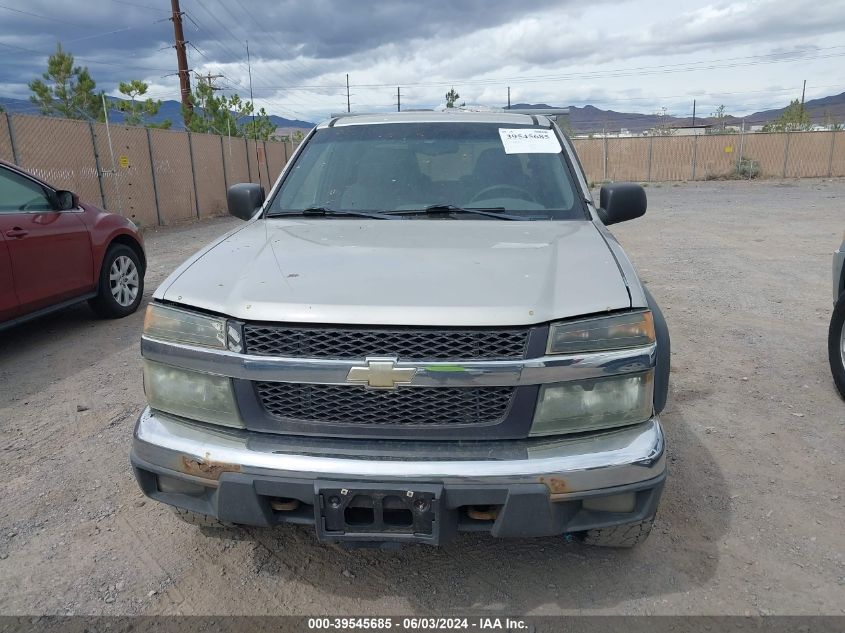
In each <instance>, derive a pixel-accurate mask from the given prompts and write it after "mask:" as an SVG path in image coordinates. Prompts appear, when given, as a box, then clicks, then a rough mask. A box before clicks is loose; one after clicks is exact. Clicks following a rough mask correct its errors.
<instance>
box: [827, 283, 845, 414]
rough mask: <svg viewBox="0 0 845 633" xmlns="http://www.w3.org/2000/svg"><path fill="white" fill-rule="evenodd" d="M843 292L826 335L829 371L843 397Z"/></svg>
mask: <svg viewBox="0 0 845 633" xmlns="http://www.w3.org/2000/svg"><path fill="white" fill-rule="evenodd" d="M843 329H845V292H843V293H842V294H841V295H839V300H838V301H837V302H836V306H835V307H834V308H833V316H832V317H831V318H830V330H829V331H828V336H827V353H828V357H829V359H830V373H831V374H833V382H834V384H835V385H836V388H837V389H838V390H839V395H840V396H842V397H843V398H845V363H843V361H842V357H843V355H845V352H843V351H842V347H843V345H845V331H843Z"/></svg>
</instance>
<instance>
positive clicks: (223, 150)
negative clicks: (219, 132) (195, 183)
mask: <svg viewBox="0 0 845 633" xmlns="http://www.w3.org/2000/svg"><path fill="white" fill-rule="evenodd" d="M220 153H221V154H222V155H223V188H224V189H225V190H226V191H229V174H227V173H226V146H225V145H224V143H223V137H222V136H221V137H220Z"/></svg>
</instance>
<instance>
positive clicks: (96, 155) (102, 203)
mask: <svg viewBox="0 0 845 633" xmlns="http://www.w3.org/2000/svg"><path fill="white" fill-rule="evenodd" d="M88 129H89V130H91V147H93V148H94V166H95V167H96V169H97V183H98V184H99V185H100V206H101V207H103V208H104V209H105V208H106V190H105V189H104V188H103V169H102V167H101V166H100V152H98V151H97V134H96V133H95V132H94V122H93V121H88ZM12 147H14V144H13V145H12Z"/></svg>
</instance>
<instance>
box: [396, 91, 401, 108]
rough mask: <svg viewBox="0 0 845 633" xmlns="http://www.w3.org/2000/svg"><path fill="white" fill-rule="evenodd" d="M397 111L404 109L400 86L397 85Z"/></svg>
mask: <svg viewBox="0 0 845 633" xmlns="http://www.w3.org/2000/svg"><path fill="white" fill-rule="evenodd" d="M396 111H397V112H401V111H402V95H401V94H399V86H396Z"/></svg>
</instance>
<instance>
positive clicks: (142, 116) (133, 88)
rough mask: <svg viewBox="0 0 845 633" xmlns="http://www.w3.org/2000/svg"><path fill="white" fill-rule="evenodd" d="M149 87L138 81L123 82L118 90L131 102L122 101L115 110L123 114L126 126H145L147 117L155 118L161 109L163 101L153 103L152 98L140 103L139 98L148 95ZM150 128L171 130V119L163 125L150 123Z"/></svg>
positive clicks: (166, 120)
mask: <svg viewBox="0 0 845 633" xmlns="http://www.w3.org/2000/svg"><path fill="white" fill-rule="evenodd" d="M148 88H149V85H147V84H146V83H144V82H143V81H140V80H138V79H133V80H132V81H129V82H124V81H121V82H120V85H119V86H118V90H119V91H120V93H121V94H124V95H126V96H127V97H129V101H124V100H120V101H117V102H116V107H115V109H116V110H118V111H119V112H122V113H123V122H124V123H125V124H126V125H144V124H145V120H146V119H147V117H154V116H155V115H156V114H158V111H159V108H161V100H160V99H159V100H157V101H153V100H152V99H150V98H147V99H145V100H144V101H138V97H143V96H144V95H145V94H147V89H148ZM147 125H148V126H149V127H158V128H165V129H167V128H169V127H170V125H171V123H170V119H165V120H164V121H162V122H161V123H149V124H147Z"/></svg>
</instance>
